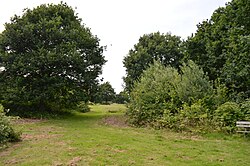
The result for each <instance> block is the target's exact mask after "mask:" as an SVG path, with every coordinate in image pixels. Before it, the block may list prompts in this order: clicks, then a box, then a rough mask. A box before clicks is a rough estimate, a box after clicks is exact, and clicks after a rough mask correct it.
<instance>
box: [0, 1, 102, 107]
mask: <svg viewBox="0 0 250 166" xmlns="http://www.w3.org/2000/svg"><path fill="white" fill-rule="evenodd" d="M0 60H1V62H0V63H1V65H2V66H3V67H4V69H5V70H4V71H3V72H1V73H0V78H1V80H0V81H1V82H0V84H1V85H0V87H4V88H1V92H0V93H1V100H2V101H1V102H2V103H3V104H4V106H5V107H6V108H11V109H19V108H22V107H25V108H32V109H34V108H36V109H37V110H40V111H43V110H51V109H55V108H59V109H60V108H65V107H71V106H72V105H76V104H77V103H78V102H79V101H82V100H83V101H86V100H88V97H89V95H90V94H91V91H92V88H93V87H94V86H95V85H96V83H97V79H96V78H97V76H98V75H100V74H101V72H102V66H103V64H104V63H105V60H104V57H103V47H102V46H100V45H99V39H98V38H97V37H96V36H94V35H93V34H92V33H91V32H90V29H89V28H87V27H85V26H84V24H82V21H81V19H80V18H79V17H78V16H77V14H76V13H75V11H74V10H73V9H72V8H71V7H69V6H68V5H67V4H66V3H62V2H61V3H60V4H58V5H53V4H48V5H41V6H38V7H36V8H34V9H32V10H31V9H25V10H24V13H23V15H22V16H17V15H15V16H14V17H12V18H11V21H10V23H6V24H5V30H4V31H3V32H2V33H1V34H0Z"/></svg>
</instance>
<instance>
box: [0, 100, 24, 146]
mask: <svg viewBox="0 0 250 166" xmlns="http://www.w3.org/2000/svg"><path fill="white" fill-rule="evenodd" d="M19 139H20V133H17V132H15V131H14V129H13V128H12V126H11V124H10V118H9V117H7V116H6V115H5V113H4V110H3V106H2V105H0V144H3V143H6V142H13V141H18V140H19Z"/></svg>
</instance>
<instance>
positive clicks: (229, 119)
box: [215, 102, 244, 132]
mask: <svg viewBox="0 0 250 166" xmlns="http://www.w3.org/2000/svg"><path fill="white" fill-rule="evenodd" d="M215 119H216V122H218V123H219V124H218V125H219V127H220V128H221V130H224V131H227V132H233V131H234V130H235V124H236V121H237V120H242V119H244V113H243V112H242V111H241V109H240V106H239V105H238V104H237V103H235V102H226V103H224V104H222V105H221V106H219V107H218V108H217V110H216V111H215Z"/></svg>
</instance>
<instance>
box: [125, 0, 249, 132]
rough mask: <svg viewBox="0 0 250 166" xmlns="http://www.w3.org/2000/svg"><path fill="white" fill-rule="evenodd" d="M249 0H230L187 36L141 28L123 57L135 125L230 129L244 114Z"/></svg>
mask: <svg viewBox="0 0 250 166" xmlns="http://www.w3.org/2000/svg"><path fill="white" fill-rule="evenodd" d="M249 9H250V1H248V0H233V1H232V2H229V3H227V4H226V7H221V8H218V9H217V10H215V11H214V13H213V15H212V16H211V18H210V19H208V20H206V21H203V22H202V23H199V24H198V25H197V31H196V33H195V34H192V35H191V36H190V37H189V38H188V39H187V40H185V41H183V40H181V38H180V37H179V36H175V35H172V34H170V33H167V34H161V33H160V32H157V33H151V34H145V35H143V36H142V37H141V38H140V39H139V42H138V43H137V44H136V45H135V46H134V48H133V49H131V50H130V51H129V54H128V56H126V57H125V58H124V61H123V63H124V66H125V68H126V74H127V75H126V77H124V82H125V85H126V87H125V90H126V91H127V92H128V93H129V94H130V95H129V96H130V103H129V105H128V111H127V114H128V115H129V117H130V121H131V123H132V124H134V125H136V126H145V125H150V126H154V127H160V128H161V127H168V128H173V129H176V130H201V131H211V130H222V131H227V132H234V131H235V122H236V121H237V120H250V99H249V98H250V77H249V76H250V44H249V43H250V28H249V27H250V10H249Z"/></svg>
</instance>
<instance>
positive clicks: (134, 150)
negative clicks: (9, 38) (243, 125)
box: [0, 104, 250, 166]
mask: <svg viewBox="0 0 250 166" xmlns="http://www.w3.org/2000/svg"><path fill="white" fill-rule="evenodd" d="M124 111H125V107H124V105H118V104H113V105H104V106H103V105H93V106H91V111H90V112H88V113H75V114H74V115H72V116H69V117H66V118H62V119H56V120H19V121H18V122H17V124H16V127H17V128H19V129H21V130H22V132H23V135H22V138H23V141H21V142H18V143H14V144H11V145H10V146H9V148H6V149H2V150H1V151H0V165H1V166H6V165H7V166H8V165H27V166H32V165H38V166H39V165H54V166H62V165H80V166H81V165H83V166H84V165H121V166H123V165H124V166H126V165H143V166H144V165H152V166H158V165H159V166H161V165H162V166H165V165H174V166H176V165H197V166H198V165H199V166H200V165H232V166H235V165H240V166H243V165H250V141H249V139H247V138H240V137H239V136H226V135H222V134H210V135H206V136H198V135H191V134H186V133H175V132H170V131H166V130H153V129H149V128H132V127H128V126H127V125H126V124H125V123H124V118H123V116H122V115H123V113H124Z"/></svg>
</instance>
